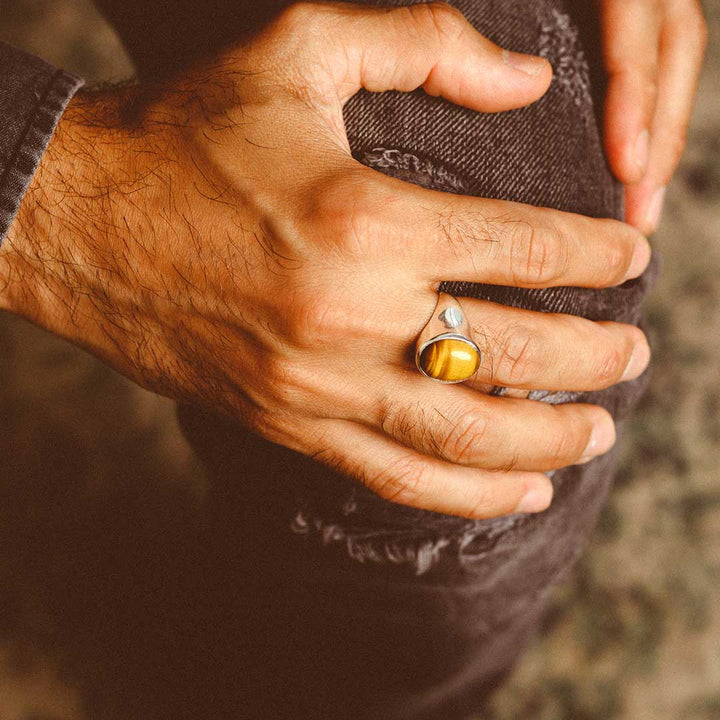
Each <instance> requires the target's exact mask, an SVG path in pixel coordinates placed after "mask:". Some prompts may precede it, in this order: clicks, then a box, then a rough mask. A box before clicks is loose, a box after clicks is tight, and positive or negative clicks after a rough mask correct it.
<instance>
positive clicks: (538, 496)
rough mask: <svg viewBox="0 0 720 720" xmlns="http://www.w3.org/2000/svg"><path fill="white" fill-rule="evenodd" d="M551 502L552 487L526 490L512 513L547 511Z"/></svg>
mask: <svg viewBox="0 0 720 720" xmlns="http://www.w3.org/2000/svg"><path fill="white" fill-rule="evenodd" d="M551 501H552V485H550V486H542V487H535V488H532V490H528V491H527V492H526V493H525V494H524V495H523V496H522V498H521V499H520V502H519V503H518V504H517V505H516V507H515V509H514V510H513V512H516V513H536V512H542V511H543V510H547V509H548V507H549V506H550V502H551Z"/></svg>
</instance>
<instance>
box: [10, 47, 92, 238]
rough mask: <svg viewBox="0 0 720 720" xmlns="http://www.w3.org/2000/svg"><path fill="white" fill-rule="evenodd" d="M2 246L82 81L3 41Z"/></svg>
mask: <svg viewBox="0 0 720 720" xmlns="http://www.w3.org/2000/svg"><path fill="white" fill-rule="evenodd" d="M0 68H2V71H1V72H0V242H2V240H3V238H4V237H5V235H6V234H7V231H8V229H9V228H10V224H11V223H12V221H13V219H14V218H15V215H16V214H17V211H18V207H20V201H21V200H22V197H23V195H24V194H25V190H26V189H27V186H28V184H29V183H30V180H31V179H32V176H33V174H34V173H35V170H36V168H37V166H38V164H39V163H40V158H41V157H42V154H43V152H44V151H45V148H46V147H47V144H48V143H49V142H50V138H51V136H52V134H53V130H54V129H55V125H56V124H57V121H58V119H59V118H60V116H61V115H62V113H63V110H64V109H65V106H66V105H67V104H68V102H69V101H70V99H71V98H72V96H73V95H74V94H75V92H76V91H77V89H78V88H79V87H81V86H82V80H81V79H80V78H78V77H75V76H74V75H71V74H70V73H67V72H64V71H63V70H58V69H56V68H54V67H53V66H52V65H49V64H48V63H46V62H45V61H44V60H41V59H40V58H37V57H34V56H32V55H28V54H26V53H24V52H21V51H20V50H16V49H15V48H12V47H10V46H9V45H6V44H4V43H0Z"/></svg>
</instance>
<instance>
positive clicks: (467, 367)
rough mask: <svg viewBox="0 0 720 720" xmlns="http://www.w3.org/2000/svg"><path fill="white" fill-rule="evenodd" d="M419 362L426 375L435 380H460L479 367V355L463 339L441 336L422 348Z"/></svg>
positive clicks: (466, 377)
mask: <svg viewBox="0 0 720 720" xmlns="http://www.w3.org/2000/svg"><path fill="white" fill-rule="evenodd" d="M419 364H420V367H421V368H422V370H423V372H424V373H425V374H426V375H429V376H430V377H432V378H435V379H436V380H443V381H444V382H461V381H462V380H467V379H468V378H469V377H472V375H474V374H475V371H476V370H477V369H478V367H480V355H479V354H478V352H477V350H475V348H474V347H473V346H472V345H470V344H469V343H467V342H465V341H464V340H459V339H458V338H442V339H440V340H436V341H435V342H434V343H431V344H430V345H428V346H427V347H426V348H424V349H423V351H422V352H421V353H420V357H419Z"/></svg>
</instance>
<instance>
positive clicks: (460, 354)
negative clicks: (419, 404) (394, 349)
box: [415, 292, 482, 383]
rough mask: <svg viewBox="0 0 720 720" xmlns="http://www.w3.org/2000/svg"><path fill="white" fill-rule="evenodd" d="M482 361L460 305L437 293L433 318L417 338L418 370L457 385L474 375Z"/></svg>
mask: <svg viewBox="0 0 720 720" xmlns="http://www.w3.org/2000/svg"><path fill="white" fill-rule="evenodd" d="M481 359H482V355H481V353H480V348H479V347H478V346H477V345H476V344H475V342H474V341H473V339H472V337H471V335H470V324H469V323H468V321H467V320H466V319H465V316H464V315H463V311H462V308H461V307H460V303H458V301H457V300H456V299H455V298H454V297H453V296H452V295H448V294H447V293H442V292H441V293H439V294H438V301H437V305H436V306H435V310H434V311H433V314H432V317H431V318H430V320H429V321H428V323H427V325H425V327H424V328H423V330H422V332H421V333H420V335H419V336H418V339H417V345H416V349H415V364H416V365H417V367H418V370H420V372H421V373H422V374H423V375H425V376H427V377H429V378H432V379H433V380H438V381H439V382H443V383H459V382H463V381H464V380H467V379H468V378H471V377H472V376H473V375H474V374H475V373H476V372H477V369H478V368H479V367H480V360H481Z"/></svg>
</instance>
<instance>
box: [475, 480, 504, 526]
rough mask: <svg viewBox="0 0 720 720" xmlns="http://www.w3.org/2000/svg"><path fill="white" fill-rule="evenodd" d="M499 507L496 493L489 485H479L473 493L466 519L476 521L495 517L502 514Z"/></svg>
mask: <svg viewBox="0 0 720 720" xmlns="http://www.w3.org/2000/svg"><path fill="white" fill-rule="evenodd" d="M499 505H500V503H499V498H498V492H497V491H496V490H495V489H494V488H493V487H492V485H491V484H490V483H481V484H479V485H478V486H477V488H475V490H474V491H473V496H472V499H471V500H470V503H469V511H468V513H467V514H468V517H471V518H475V519H478V520H482V519H483V518H491V517H496V516H497V515H500V514H501V513H502V512H503V508H502V507H499Z"/></svg>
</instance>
